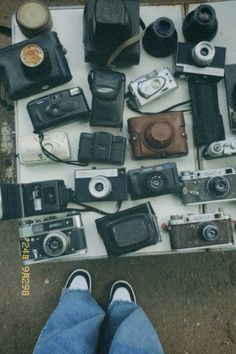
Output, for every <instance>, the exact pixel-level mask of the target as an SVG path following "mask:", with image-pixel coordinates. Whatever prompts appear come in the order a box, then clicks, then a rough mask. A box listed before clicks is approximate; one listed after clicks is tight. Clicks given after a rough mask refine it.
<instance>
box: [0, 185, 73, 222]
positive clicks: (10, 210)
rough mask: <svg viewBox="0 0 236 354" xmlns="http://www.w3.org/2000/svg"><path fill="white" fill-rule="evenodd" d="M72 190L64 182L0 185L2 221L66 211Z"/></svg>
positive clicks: (0, 216)
mask: <svg viewBox="0 0 236 354" xmlns="http://www.w3.org/2000/svg"><path fill="white" fill-rule="evenodd" d="M69 200H70V189H68V188H66V186H65V183H64V181H63V180H51V181H50V180H49V181H42V182H32V183H24V184H11V183H0V220H1V219H2V220H7V219H15V218H24V217H28V216H33V215H42V214H50V213H57V212H62V211H65V210H66V208H67V204H68V203H69Z"/></svg>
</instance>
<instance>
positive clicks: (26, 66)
mask: <svg viewBox="0 0 236 354" xmlns="http://www.w3.org/2000/svg"><path fill="white" fill-rule="evenodd" d="M0 67H1V72H0V79H1V81H3V83H4V86H5V89H6V91H7V93H8V96H9V98H10V99H12V100H18V99H21V98H24V97H28V96H32V95H34V94H36V93H39V92H42V91H45V90H48V89H51V88H53V87H55V86H58V85H61V84H64V83H66V82H68V81H70V80H71V79H72V76H71V73H70V69H69V66H68V63H67V61H66V58H65V50H64V48H63V47H62V45H61V43H60V41H59V39H58V35H57V33H56V32H45V33H43V34H41V35H39V36H36V37H34V38H31V39H28V40H26V41H23V42H20V43H16V44H14V45H11V46H9V47H6V48H3V49H0Z"/></svg>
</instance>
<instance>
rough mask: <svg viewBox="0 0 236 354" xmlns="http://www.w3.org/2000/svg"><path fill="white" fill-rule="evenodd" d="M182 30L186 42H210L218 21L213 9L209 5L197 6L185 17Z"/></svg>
mask: <svg viewBox="0 0 236 354" xmlns="http://www.w3.org/2000/svg"><path fill="white" fill-rule="evenodd" d="M182 30H183V34H184V37H185V39H186V41H188V42H191V43H197V42H200V41H210V40H212V39H213V38H214V37H215V35H216V33H217V30H218V21H217V18H216V13H215V10H214V9H213V7H212V6H209V5H200V6H198V7H197V8H196V9H195V10H194V11H192V12H190V13H189V14H188V15H187V16H186V17H185V19H184V22H183V27H182Z"/></svg>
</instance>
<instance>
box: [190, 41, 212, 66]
mask: <svg viewBox="0 0 236 354" xmlns="http://www.w3.org/2000/svg"><path fill="white" fill-rule="evenodd" d="M214 57H215V47H214V46H213V45H212V44H211V43H209V42H199V43H198V44H197V45H196V46H195V47H193V49H192V58H193V60H194V62H195V63H196V64H197V65H198V66H203V67H204V66H207V65H209V64H210V63H211V62H212V60H213V59H214Z"/></svg>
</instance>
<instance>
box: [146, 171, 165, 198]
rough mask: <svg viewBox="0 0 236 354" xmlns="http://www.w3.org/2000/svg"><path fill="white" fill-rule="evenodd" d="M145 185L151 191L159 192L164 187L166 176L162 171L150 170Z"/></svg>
mask: <svg viewBox="0 0 236 354" xmlns="http://www.w3.org/2000/svg"><path fill="white" fill-rule="evenodd" d="M146 186H147V188H148V189H149V190H150V191H152V192H155V193H157V192H161V191H163V189H164V188H165V187H166V178H165V176H164V175H163V174H162V173H159V172H152V173H150V174H149V175H148V177H147V179H146Z"/></svg>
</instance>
